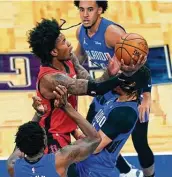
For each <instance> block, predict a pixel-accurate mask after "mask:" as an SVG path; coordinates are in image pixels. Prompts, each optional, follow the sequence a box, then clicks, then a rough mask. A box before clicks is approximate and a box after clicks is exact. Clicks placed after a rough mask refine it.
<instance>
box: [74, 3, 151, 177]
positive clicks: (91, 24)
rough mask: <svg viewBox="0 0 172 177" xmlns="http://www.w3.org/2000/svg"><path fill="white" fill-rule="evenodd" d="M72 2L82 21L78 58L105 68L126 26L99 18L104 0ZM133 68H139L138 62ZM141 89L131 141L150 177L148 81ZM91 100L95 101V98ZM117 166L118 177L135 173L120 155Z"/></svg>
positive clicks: (149, 95) (103, 9)
mask: <svg viewBox="0 0 172 177" xmlns="http://www.w3.org/2000/svg"><path fill="white" fill-rule="evenodd" d="M74 5H75V6H76V7H78V9H79V11H80V17H81V21H82V25H81V26H80V27H79V28H78V29H77V39H78V40H79V43H78V47H77V49H76V51H75V54H76V55H77V57H78V58H79V59H80V63H83V62H84V60H85V59H86V56H88V57H89V58H90V60H91V62H90V61H89V63H93V64H94V67H95V66H98V68H99V69H102V68H106V66H107V59H106V54H107V53H109V54H110V55H111V56H113V55H114V51H115V45H116V43H117V42H119V41H120V39H121V36H123V35H124V34H125V33H126V32H125V29H124V28H123V27H121V26H120V25H118V24H115V23H114V22H112V21H109V20H107V19H105V18H102V17H101V14H102V13H104V12H105V11H106V10H107V8H108V2H107V1H95V0H91V1H74ZM131 63H132V62H131ZM122 67H123V69H124V68H125V69H126V68H127V69H129V68H130V70H131V71H132V67H131V66H128V67H127V66H124V65H122ZM136 67H139V64H138V63H137V64H136ZM142 92H143V93H142V94H143V100H142V102H141V105H140V106H139V118H140V121H138V122H137V124H136V127H135V130H134V131H133V133H132V140H133V143H134V147H135V149H136V151H137V153H138V157H139V161H140V164H141V166H142V169H143V172H144V175H145V176H147V177H153V176H154V156H153V153H152V151H151V149H150V147H149V145H148V141H147V131H148V115H149V109H150V102H151V83H149V84H148V85H145V86H144V87H143V88H142ZM109 95H110V94H109ZM107 97H108V95H107ZM109 97H110V96H109ZM94 102H96V100H95V99H94ZM117 167H118V169H119V170H120V172H121V177H125V176H126V177H130V176H134V175H135V176H136V173H137V171H136V170H135V169H131V167H130V166H129V165H128V163H127V162H126V161H125V160H124V159H123V157H122V156H121V155H120V156H119V158H118V161H117ZM140 176H141V175H140Z"/></svg>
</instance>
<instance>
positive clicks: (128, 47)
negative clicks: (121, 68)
mask: <svg viewBox="0 0 172 177" xmlns="http://www.w3.org/2000/svg"><path fill="white" fill-rule="evenodd" d="M148 53H149V48H148V44H147V42H146V40H145V39H144V38H143V37H142V36H140V35H139V34H135V33H127V34H125V35H124V36H122V37H121V40H120V42H119V43H117V44H116V46H115V55H116V57H117V58H118V60H121V59H123V60H124V63H125V64H126V65H129V64H130V62H131V58H133V61H134V64H135V63H136V62H137V61H138V59H139V57H140V55H143V56H146V55H148Z"/></svg>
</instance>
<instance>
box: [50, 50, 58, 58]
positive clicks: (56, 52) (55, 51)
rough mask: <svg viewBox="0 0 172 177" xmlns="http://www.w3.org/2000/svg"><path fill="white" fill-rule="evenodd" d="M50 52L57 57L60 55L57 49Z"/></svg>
mask: <svg viewBox="0 0 172 177" xmlns="http://www.w3.org/2000/svg"><path fill="white" fill-rule="evenodd" d="M50 53H51V55H52V56H53V57H57V55H58V51H57V49H53V50H52V51H51V52H50Z"/></svg>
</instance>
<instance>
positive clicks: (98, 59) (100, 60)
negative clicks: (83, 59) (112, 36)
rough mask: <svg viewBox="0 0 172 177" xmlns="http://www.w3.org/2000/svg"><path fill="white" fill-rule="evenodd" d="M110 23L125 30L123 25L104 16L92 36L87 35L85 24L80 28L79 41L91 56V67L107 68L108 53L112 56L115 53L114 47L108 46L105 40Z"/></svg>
mask: <svg viewBox="0 0 172 177" xmlns="http://www.w3.org/2000/svg"><path fill="white" fill-rule="evenodd" d="M109 25H117V26H119V27H121V28H122V29H123V30H124V28H123V27H122V26H120V25H118V24H116V23H114V22H112V21H109V20H107V19H105V18H102V20H101V22H100V25H99V28H98V30H97V32H96V33H95V34H94V35H93V36H92V37H89V36H88V35H87V31H86V29H85V28H84V27H83V25H82V26H81V28H80V33H79V42H80V44H81V47H82V48H83V49H84V51H85V52H86V53H87V55H88V57H89V61H88V62H89V67H93V66H94V67H96V66H97V67H98V68H99V69H102V68H106V67H107V64H108V58H107V53H109V54H110V56H111V57H112V56H113V55H114V48H109V47H107V46H106V42H105V32H106V29H107V27H108V26H109ZM124 31H125V30H124Z"/></svg>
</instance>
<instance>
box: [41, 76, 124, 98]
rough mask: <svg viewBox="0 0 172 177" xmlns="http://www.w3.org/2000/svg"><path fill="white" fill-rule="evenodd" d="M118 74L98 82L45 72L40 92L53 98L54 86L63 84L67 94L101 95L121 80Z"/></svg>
mask: <svg viewBox="0 0 172 177" xmlns="http://www.w3.org/2000/svg"><path fill="white" fill-rule="evenodd" d="M118 77H119V76H116V77H112V78H110V79H108V80H107V81H103V82H100V83H97V82H94V81H88V80H85V79H74V78H70V77H68V76H67V75H65V74H61V73H60V74H59V73H55V74H47V75H46V76H44V77H43V78H42V79H41V81H40V92H41V94H42V95H43V96H44V97H45V98H46V99H54V95H53V93H52V92H53V91H54V90H55V89H56V86H58V85H63V86H65V87H66V88H67V90H68V93H69V94H73V95H92V96H95V95H103V94H105V93H106V92H108V91H110V90H111V89H113V88H114V87H116V86H118V85H119V83H120V82H121V81H120V80H119V79H118Z"/></svg>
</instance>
